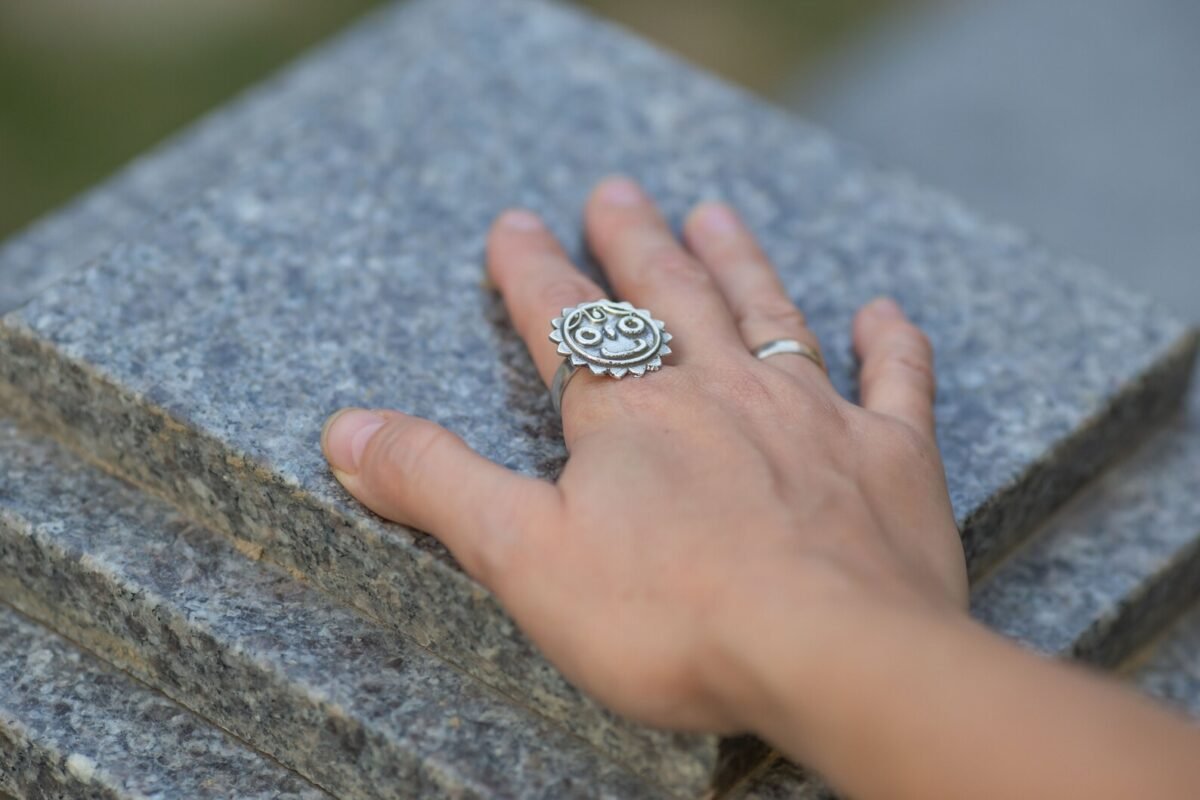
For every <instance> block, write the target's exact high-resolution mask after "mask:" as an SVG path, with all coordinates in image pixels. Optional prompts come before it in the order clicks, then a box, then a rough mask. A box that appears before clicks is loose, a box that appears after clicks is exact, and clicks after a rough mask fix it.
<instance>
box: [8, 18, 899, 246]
mask: <svg viewBox="0 0 1200 800" xmlns="http://www.w3.org/2000/svg"><path fill="white" fill-rule="evenodd" d="M579 1H580V3H581V4H582V5H584V6H588V7H591V8H592V9H593V10H595V11H597V12H599V13H600V14H603V15H605V16H609V17H612V18H614V19H616V20H617V21H619V22H621V23H623V24H625V25H626V26H628V27H630V28H632V29H634V30H637V31H639V32H641V33H642V34H643V35H645V36H647V37H649V38H651V39H655V40H657V41H659V42H661V43H662V44H663V45H664V46H665V47H667V48H668V49H672V50H675V51H677V52H679V53H681V54H682V55H684V56H685V57H687V58H690V59H691V60H693V61H695V62H697V63H700V64H703V65H705V66H707V67H709V68H710V69H713V70H714V71H717V72H719V73H722V74H724V75H726V76H727V77H729V78H730V79H732V80H734V81H736V82H738V83H741V84H743V85H745V86H748V87H749V88H751V89H754V90H757V91H760V92H768V91H770V90H771V89H772V88H774V87H775V86H777V85H778V84H779V83H780V82H781V81H783V80H784V79H785V78H786V77H787V76H789V75H792V74H794V73H795V71H797V70H802V69H804V68H805V67H807V66H808V65H809V64H810V63H811V62H812V61H813V60H815V59H816V58H818V57H819V56H820V55H822V54H824V53H825V52H826V51H827V50H828V49H830V48H832V47H835V46H836V45H837V44H839V43H841V42H842V41H843V40H845V39H846V38H847V37H848V36H849V35H851V34H852V33H853V32H854V31H855V30H857V29H858V28H860V27H861V26H862V25H863V23H864V22H866V21H867V20H869V19H871V18H872V17H873V16H875V15H876V14H878V13H879V12H880V11H882V10H884V9H886V8H889V7H894V6H896V5H898V4H900V3H902V2H905V0H741V2H737V3H734V2H728V0H655V1H654V2H650V0H579ZM378 2H379V0H339V2H329V0H254V2H244V0H204V2H198V3H187V2H184V1H183V0H177V1H176V2H163V1H162V0H105V2H103V3H96V2H93V0H0V238H3V237H4V236H5V235H7V234H9V233H11V232H13V231H15V230H17V229H18V228H20V227H22V226H23V225H25V224H27V223H28V222H30V221H31V220H33V219H34V218H36V217H37V216H39V215H41V214H43V213H45V212H46V211H49V210H50V209H52V208H54V207H55V206H57V205H59V204H61V203H63V202H65V201H67V200H69V199H70V198H71V197H72V196H74V195H75V194H77V193H79V192H80V191H82V190H83V189H85V188H87V187H88V186H90V185H91V184H93V183H95V182H96V181H98V180H100V179H101V178H103V177H105V176H106V175H108V174H109V173H111V172H112V171H113V170H115V169H117V168H118V167H119V166H120V165H121V164H123V163H125V162H126V161H128V160H129V159H131V158H133V157H134V156H136V155H138V154H139V153H141V152H143V151H145V150H146V149H148V148H149V147H150V146H152V145H153V144H154V143H155V142H157V141H159V140H161V139H162V138H163V137H165V136H166V135H168V134H170V133H171V132H172V131H174V130H176V129H178V128H180V127H182V126H183V125H184V124H186V123H187V122H189V121H190V120H192V119H195V118H196V117H197V116H199V115H200V114H202V113H203V112H205V111H206V110H208V109H210V108H213V107H215V106H217V105H220V104H221V103H222V102H223V101H225V100H226V99H228V98H229V97H230V96H231V95H233V94H234V93H236V92H237V91H238V90H239V89H241V88H243V87H245V86H247V85H249V84H251V83H253V82H255V81H256V80H259V79H260V78H262V77H263V76H265V75H266V74H268V73H270V72H271V71H273V70H274V69H277V68H278V67H279V66H280V65H281V64H283V63H285V62H286V61H288V60H290V59H291V58H293V57H295V56H296V55H297V54H299V53H300V52H301V51H303V50H304V49H306V48H307V47H309V46H310V45H312V44H314V43H315V42H317V41H319V40H321V39H323V38H325V37H326V36H328V35H329V34H330V33H332V32H333V31H335V30H337V29H338V28H340V27H342V26H343V25H345V24H346V23H347V22H349V21H350V20H351V19H353V18H355V17H357V16H358V15H359V14H361V13H362V12H363V11H365V10H366V9H368V8H369V7H371V6H373V5H377V4H378Z"/></svg>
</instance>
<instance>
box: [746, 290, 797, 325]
mask: <svg viewBox="0 0 1200 800" xmlns="http://www.w3.org/2000/svg"><path fill="white" fill-rule="evenodd" d="M738 321H739V323H741V324H743V325H744V324H746V323H747V322H761V323H767V324H769V325H771V326H772V327H777V328H780V329H781V330H788V331H798V330H801V329H803V328H804V327H805V325H806V324H807V320H805V318H804V313H803V312H802V311H800V309H798V308H796V306H795V304H793V303H792V301H790V300H788V299H787V298H786V297H778V296H771V297H766V298H760V299H758V300H755V301H752V302H751V303H750V304H749V305H748V306H747V307H746V309H745V310H744V311H743V312H742V313H741V314H740V315H739V316H738Z"/></svg>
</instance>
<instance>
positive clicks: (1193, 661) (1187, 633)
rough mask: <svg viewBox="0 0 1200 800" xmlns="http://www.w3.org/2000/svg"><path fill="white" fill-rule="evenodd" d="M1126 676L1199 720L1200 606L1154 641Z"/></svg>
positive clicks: (1151, 693) (1160, 698) (1139, 686)
mask: <svg viewBox="0 0 1200 800" xmlns="http://www.w3.org/2000/svg"><path fill="white" fill-rule="evenodd" d="M1130 677H1131V679H1132V680H1133V683H1134V685H1135V686H1137V687H1138V688H1140V689H1142V690H1143V691H1145V692H1148V693H1149V694H1150V695H1151V696H1153V697H1157V698H1158V699H1159V700H1162V701H1163V702H1166V703H1169V704H1170V705H1172V706H1174V707H1176V708H1178V709H1180V710H1181V711H1183V712H1184V713H1187V714H1190V715H1191V716H1193V717H1196V719H1197V722H1200V605H1198V606H1195V607H1193V608H1192V609H1191V610H1190V611H1188V612H1187V613H1186V614H1184V615H1183V616H1182V617H1181V618H1180V619H1179V620H1178V621H1176V623H1175V624H1174V625H1172V626H1171V627H1170V628H1169V629H1168V630H1167V632H1166V635H1165V636H1163V638H1162V639H1161V640H1160V641H1158V642H1155V643H1154V647H1153V649H1152V650H1151V651H1150V652H1149V653H1148V654H1146V657H1145V658H1144V659H1143V660H1140V661H1139V662H1138V663H1137V664H1136V666H1135V667H1134V668H1133V670H1132V672H1131V674H1130Z"/></svg>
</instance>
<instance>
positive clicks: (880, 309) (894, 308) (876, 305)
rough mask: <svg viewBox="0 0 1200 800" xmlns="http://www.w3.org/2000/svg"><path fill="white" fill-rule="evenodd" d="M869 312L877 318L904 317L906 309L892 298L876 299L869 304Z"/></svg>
mask: <svg viewBox="0 0 1200 800" xmlns="http://www.w3.org/2000/svg"><path fill="white" fill-rule="evenodd" d="M867 311H868V312H870V313H871V314H874V315H875V316H877V317H903V316H904V309H902V308H900V304H899V303H897V302H896V301H895V300H893V299H892V298H890V297H876V298H875V299H874V300H872V301H871V302H869V303H867Z"/></svg>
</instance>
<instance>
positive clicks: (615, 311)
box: [550, 300, 671, 378]
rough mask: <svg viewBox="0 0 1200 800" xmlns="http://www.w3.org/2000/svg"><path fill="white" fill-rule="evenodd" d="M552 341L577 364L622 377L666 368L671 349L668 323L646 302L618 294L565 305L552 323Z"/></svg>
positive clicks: (599, 373) (573, 363)
mask: <svg viewBox="0 0 1200 800" xmlns="http://www.w3.org/2000/svg"><path fill="white" fill-rule="evenodd" d="M551 324H552V325H553V326H554V330H552V331H551V332H550V341H552V342H557V343H558V352H559V353H560V354H561V355H563V356H565V357H566V360H567V361H568V362H569V363H570V364H571V365H572V366H574V367H587V368H588V369H590V370H591V371H592V372H593V373H595V374H596V375H611V376H612V377H614V378H623V377H625V376H626V375H638V376H641V375H645V374H646V373H647V372H654V371H656V370H659V369H662V365H663V363H662V357H663V356H665V355H666V354H667V353H670V352H671V348H670V347H668V346H667V342H669V341H671V334H669V333H667V331H666V323H665V322H663V321H662V320H657V319H654V317H652V316H651V315H650V312H649V311H647V310H646V309H644V308H634V307H633V305H632V304H630V303H618V302H615V301H613V300H593V301H590V302H587V303H580V304H579V305H577V306H575V307H574V308H564V309H563V312H562V316H561V317H555V318H554V320H553V321H552V323H551Z"/></svg>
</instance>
